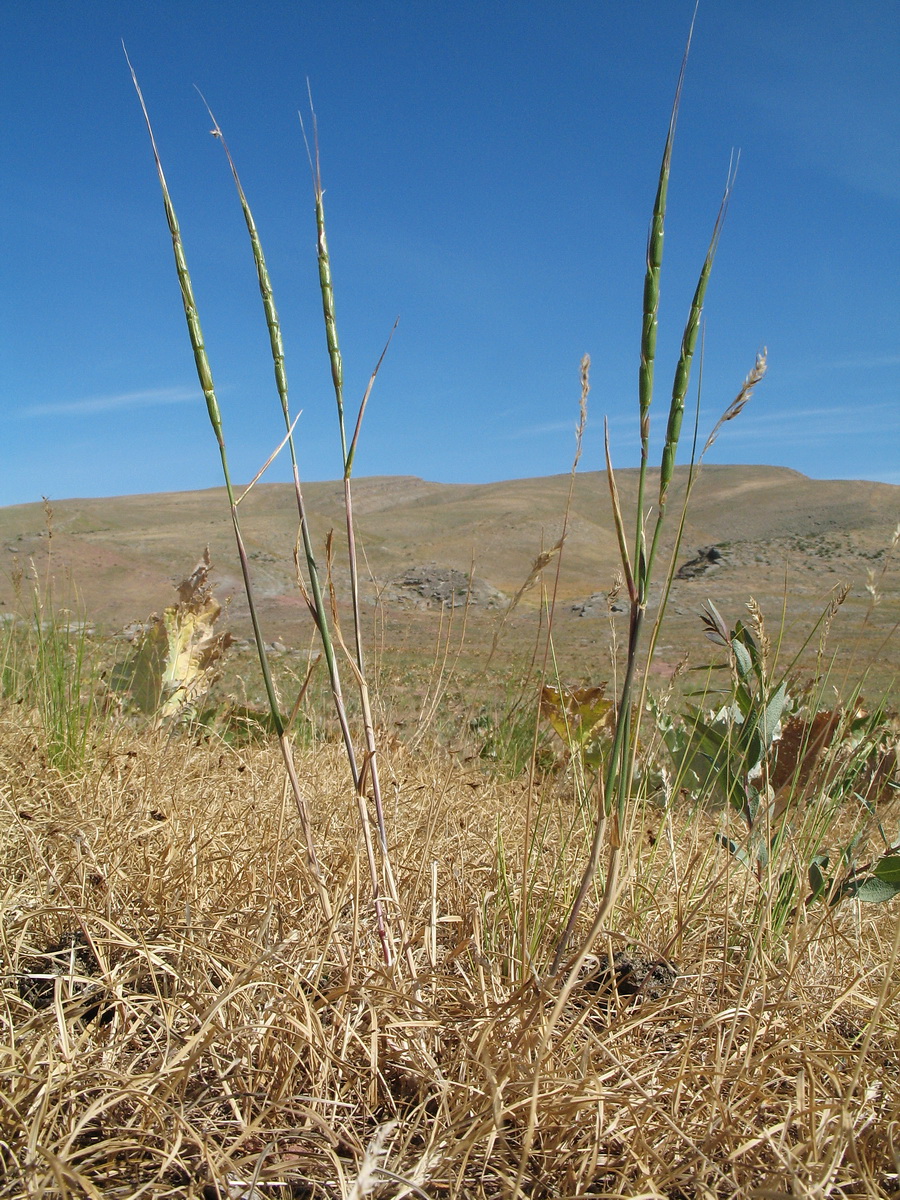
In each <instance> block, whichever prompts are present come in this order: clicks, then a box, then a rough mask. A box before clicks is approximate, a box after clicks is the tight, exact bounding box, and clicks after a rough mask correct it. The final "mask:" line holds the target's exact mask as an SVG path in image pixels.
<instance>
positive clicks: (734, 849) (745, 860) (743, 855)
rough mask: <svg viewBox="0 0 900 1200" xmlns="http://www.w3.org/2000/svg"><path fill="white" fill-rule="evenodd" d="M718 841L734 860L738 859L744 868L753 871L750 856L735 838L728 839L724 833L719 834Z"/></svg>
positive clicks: (717, 835)
mask: <svg viewBox="0 0 900 1200" xmlns="http://www.w3.org/2000/svg"><path fill="white" fill-rule="evenodd" d="M716 841H717V842H718V843H719V845H720V846H724V847H725V849H726V850H727V851H728V852H729V854H731V855H732V857H733V858H736V859H737V861H738V862H739V863H740V864H741V866H742V867H746V869H747V870H748V871H749V870H751V869H752V866H753V864H752V863H751V861H750V855H749V854H748V853H747V851H746V850H744V849H743V848H742V847H741V846H739V845H738V844H737V842H736V841H734V839H733V838H730V837H726V836H725V834H724V833H717V834H716Z"/></svg>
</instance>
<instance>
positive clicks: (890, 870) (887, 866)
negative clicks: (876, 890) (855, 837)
mask: <svg viewBox="0 0 900 1200" xmlns="http://www.w3.org/2000/svg"><path fill="white" fill-rule="evenodd" d="M873 874H874V875H876V876H877V878H878V879H880V880H881V881H882V882H883V883H892V884H894V883H895V884H898V885H900V854H886V855H885V856H884V858H881V859H879V860H878V862H877V863H876V864H875V866H874V868H873Z"/></svg>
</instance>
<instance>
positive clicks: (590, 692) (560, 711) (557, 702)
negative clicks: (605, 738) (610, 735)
mask: <svg viewBox="0 0 900 1200" xmlns="http://www.w3.org/2000/svg"><path fill="white" fill-rule="evenodd" d="M605 693H606V684H601V685H600V687H582V688H567V687H563V688H557V687H553V686H551V685H550V684H545V686H544V687H542V688H541V714H542V715H543V716H544V717H546V718H547V720H548V721H549V722H550V724H551V725H552V726H553V728H554V730H555V731H556V733H558V734H559V736H560V737H561V738H562V740H563V741H564V742H565V743H566V745H567V746H569V747H571V748H577V749H581V748H583V747H584V746H586V745H587V743H588V742H589V741H590V739H591V735H592V734H594V733H595V732H596V731H597V730H598V729H599V728H600V726H601V725H603V724H604V723H605V722H608V720H609V718H610V716H611V714H612V709H613V703H612V701H611V700H607V699H606V696H605Z"/></svg>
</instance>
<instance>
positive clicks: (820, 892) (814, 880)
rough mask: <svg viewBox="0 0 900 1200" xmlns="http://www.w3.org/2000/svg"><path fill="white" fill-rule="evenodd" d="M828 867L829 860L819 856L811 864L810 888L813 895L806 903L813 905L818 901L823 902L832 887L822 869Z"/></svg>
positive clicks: (821, 855)
mask: <svg viewBox="0 0 900 1200" xmlns="http://www.w3.org/2000/svg"><path fill="white" fill-rule="evenodd" d="M827 866H828V859H827V858H826V857H825V856H824V855H823V854H819V855H816V857H815V858H814V859H813V861H812V862H811V863H810V864H809V886H810V890H811V892H812V895H811V896H809V898H808V899H807V901H806V903H807V904H812V903H814V902H815V901H816V900H821V899H822V897H823V896H824V895H825V893H826V892H827V891H828V889H829V888H830V887H831V880H830V879H828V878H827V876H826V875H825V874H824V872H823V870H822V868H823V867H827Z"/></svg>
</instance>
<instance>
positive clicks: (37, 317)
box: [0, 0, 900, 504]
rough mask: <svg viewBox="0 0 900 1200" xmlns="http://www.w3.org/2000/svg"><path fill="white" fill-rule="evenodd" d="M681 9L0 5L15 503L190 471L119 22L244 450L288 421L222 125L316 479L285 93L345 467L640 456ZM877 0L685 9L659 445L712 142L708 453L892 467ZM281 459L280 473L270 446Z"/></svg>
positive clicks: (481, 4)
mask: <svg viewBox="0 0 900 1200" xmlns="http://www.w3.org/2000/svg"><path fill="white" fill-rule="evenodd" d="M690 15H691V4H690V0H684V2H682V0H619V2H618V3H607V2H605V0H556V2H555V3H553V4H550V3H546V2H543V3H537V2H534V0H477V2H475V0H454V3H452V4H451V3H439V2H437V0H405V2H400V0H367V2H364V3H363V2H356V0H332V2H331V3H328V4H323V3H321V2H317V3H310V2H308V0H292V2H287V0H285V2H284V3H272V2H271V0H268V2H267V0H259V2H257V3H255V4H253V5H249V4H247V3H245V2H244V0H241V2H240V3H234V2H232V0H218V2H216V3H210V2H207V3H199V2H197V0H181V2H178V3H175V2H172V0H153V2H152V3H145V2H143V0H129V2H128V3H112V2H109V0H92V3H90V4H79V5H75V4H63V3H58V2H54V3H49V2H47V0H29V2H26V3H22V4H17V5H13V4H6V5H3V6H2V12H0V40H2V45H3V47H4V56H3V57H4V70H3V72H2V78H0V102H2V113H3V121H2V122H0V191H2V203H3V210H4V220H3V223H2V234H0V237H2V254H3V262H4V271H3V276H2V278H3V284H2V288H0V305H2V312H0V321H2V330H3V334H2V341H3V343H4V349H3V353H2V356H0V403H2V406H3V413H4V421H3V427H4V430H5V434H6V437H5V445H4V449H3V452H2V471H0V503H2V504H11V503H20V502H26V501H32V500H35V499H38V498H39V497H40V496H41V495H42V494H47V495H49V496H51V497H52V498H56V499H62V498H64V497H71V496H102V495H116V494H122V493H130V492H150V491H174V490H182V489H191V488H200V487H211V486H215V485H217V484H218V483H219V482H220V478H219V474H218V460H217V455H216V447H215V442H214V440H213V437H212V434H211V431H210V429H209V426H208V422H207V418H206V411H205V407H204V406H203V404H202V401H201V400H200V399H199V392H198V389H197V385H196V376H195V375H194V371H193V359H192V356H191V352H190V347H189V344H188V341H187V336H186V332H185V328H184V318H183V315H182V312H181V307H180V301H179V295H178V288H177V283H176V279H175V275H174V270H173V265H172V255H171V245H170V242H169V239H168V234H167V230H166V227H165V222H164V217H163V212H162V205H161V200H160V194H159V188H158V184H157V182H156V178H155V174H154V168H153V163H152V158H151V155H150V149H149V145H148V141H147V137H146V133H145V130H144V128H143V126H142V120H141V116H140V111H139V109H138V106H137V102H136V99H135V96H134V93H133V90H132V86H131V81H130V78H129V74H128V71H127V67H126V64H125V60H124V57H123V54H122V47H121V42H122V40H123V39H124V41H125V43H126V44H127V47H128V52H129V54H130V56H131V59H132V62H133V63H134V66H135V69H136V71H137V73H138V76H139V78H140V81H141V84H142V87H143V90H144V95H145V98H146V100H147V104H148V106H149V109H150V114H151V117H152V119H153V122H154V126H155V130H156V135H157V140H158V143H159V147H160V151H161V154H162V156H163V162H164V166H165V169H166V172H167V175H168V179H169V185H170V188H171V191H172V196H173V200H174V203H175V206H176V209H177V211H178V215H179V219H180V221H181V225H182V231H183V234H184V239H185V245H186V249H187V254H188V261H189V264H190V268H191V272H192V275H193V279H194V285H195V289H196V293H197V298H198V303H199V308H200V315H201V319H202V322H203V327H204V332H205V335H206V340H207V344H208V349H209V353H210V357H211V362H212V367H213V372H214V375H215V378H216V383H217V387H218V391H219V398H220V403H221V407H222V411H223V415H224V421H225V432H226V438H227V441H228V444H229V451H230V455H231V458H232V462H233V469H234V474H235V476H236V477H237V478H239V479H241V478H243V479H246V478H248V477H249V476H251V475H252V474H253V473H254V472H255V471H256V469H257V468H258V467H259V466H260V465H261V464H262V462H263V461H264V460H265V458H266V457H267V456H268V454H269V452H270V451H271V450H272V449H273V448H274V446H275V445H276V444H277V442H278V440H279V438H280V432H279V429H280V424H279V422H280V413H279V410H278V407H277V403H276V398H275V393H274V387H273V382H272V373H271V366H270V361H269V358H268V344H267V337H266V332H265V326H264V324H263V321H262V315H261V311H260V304H259V298H258V292H257V289H256V284H255V279H254V274H253V267H252V261H251V259H250V255H249V249H248V246H247V244H246V234H245V232H244V229H243V224H242V219H241V215H240V210H239V208H238V206H237V202H236V198H235V195H234V191H233V186H232V184H231V180H230V177H229V175H228V170H227V165H226V163H225V160H224V156H223V155H222V151H221V147H220V146H218V145H217V144H216V142H215V141H214V139H212V138H211V137H210V136H209V128H210V122H209V119H208V117H207V115H206V113H205V111H204V109H203V107H202V104H201V102H200V100H199V98H198V96H197V93H196V91H195V89H194V85H195V84H196V85H197V86H198V87H200V88H201V89H202V90H203V92H204V94H205V95H206V97H207V99H208V100H209V102H210V104H211V106H212V107H213V109H214V111H215V113H216V116H217V119H218V121H219V123H220V125H221V126H222V129H223V131H224V133H225V135H226V137H227V139H228V141H229V144H230V147H231V150H232V152H233V154H234V155H235V158H236V160H237V164H238V167H239V170H240V171H241V174H242V178H243V182H244V186H245V189H246V191H247V194H248V197H249V200H250V203H251V205H252V207H253V210H254V214H255V216H256V220H257V224H258V226H259V228H260V232H261V235H262V239H263V244H264V247H265V250H266V255H267V258H268V261H269V266H270V270H271V273H272V277H273V282H274V286H275V296H276V301H277V303H278V306H279V311H280V314H281V318H282V323H283V326H284V333H285V340H286V345H287V355H288V359H287V364H288V374H289V379H290V384H291V401H292V406H293V408H294V410H295V412H296V411H297V410H299V409H302V410H303V413H302V416H301V417H300V422H299V424H298V427H297V428H298V435H299V440H300V456H301V469H302V472H303V475H304V477H305V478H307V479H310V480H312V479H329V478H336V477H337V476H338V475H339V473H340V459H339V453H338V445H337V437H336V423H335V414H334V402H333V396H332V393H331V391H330V382H329V373H328V365H327V358H326V355H325V349H324V335H323V331H322V323H321V307H320V300H319V295H318V291H317V277H316V263H315V229H314V221H313V210H312V200H311V189H310V179H309V170H308V166H307V163H306V159H305V152H304V149H303V143H302V139H301V134H300V128H299V122H298V117H297V112H298V109H300V108H303V107H304V106H305V104H306V79H307V77H308V78H309V80H310V82H311V86H312V89H313V94H314V98H315V102H316V108H317V112H318V119H319V129H320V138H321V147H322V163H323V174H324V181H325V187H326V198H325V199H326V212H327V218H328V230H329V242H330V248H331V254H332V266H333V272H334V279H335V291H336V302H337V315H338V322H339V329H340V337H341V344H342V349H343V354H344V362H345V368H346V376H347V397H348V404H349V405H350V407H351V408H353V407H355V402H356V400H357V399H358V397H360V396H361V395H362V392H363V389H364V387H365V384H366V381H367V379H368V376H369V373H370V371H371V369H372V367H373V365H374V363H375V361H376V360H377V357H378V355H379V353H380V351H381V348H382V345H383V344H384V341H385V339H386V337H387V335H388V333H389V331H390V329H391V326H392V324H393V322H394V319H395V317H397V316H399V317H400V325H399V328H398V331H397V334H396V336H395V338H394V342H393V344H392V346H391V349H390V352H389V354H388V357H387V359H386V361H385V364H384V367H383V368H382V373H381V375H380V376H379V379H378V382H377V384H376V389H375V392H374V395H373V399H372V402H371V405H370V409H369V413H368V415H367V418H366V424H365V427H364V430H363V436H362V441H361V446H360V451H359V454H358V459H357V468H356V470H357V474H363V475H374V474H412V475H420V476H423V477H425V478H429V479H435V480H440V481H445V482H477V481H488V480H497V479H505V478H513V477H520V476H531V475H542V474H552V473H557V472H562V471H566V470H568V468H569V465H570V462H571V456H572V449H573V428H574V424H575V419H576V415H577V405H578V393H579V383H578V370H579V361H580V359H581V356H582V355H583V354H584V353H589V354H590V355H591V357H592V359H593V369H592V392H591V399H590V418H591V424H590V426H589V432H588V438H587V443H586V448H585V454H584V458H583V460H582V466H583V467H584V468H585V469H595V468H598V467H600V466H601V465H602V417H603V416H604V415H607V416H608V417H609V419H610V428H611V433H612V442H613V454H614V461H615V462H616V464H617V465H619V466H623V467H624V466H630V465H633V464H634V463H635V453H636V419H635V416H634V411H635V403H636V391H637V362H638V338H639V329H640V304H641V288H642V282H643V258H644V253H645V243H646V230H647V224H648V219H649V214H650V208H651V205H652V199H653V193H654V190H655V180H656V175H657V172H658V167H659V157H660V153H661V150H662V144H663V140H664V136H665V128H666V124H667V120H668V112H669V106H670V103H671V96H672V92H673V88H674V84H675V80H676V77H677V73H678V67H679V63H680V58H681V53H682V47H683V43H684V39H685V35H686V32H687V28H688V25H689V21H690ZM898 61H900V15H898V10H897V7H896V3H895V0H860V2H859V3H856V4H852V5H851V4H848V3H846V0H839V2H838V0H825V2H821V0H817V2H815V3H813V2H811V0H728V2H725V0H701V4H700V11H699V15H698V20H697V28H696V34H695V39H694V46H693V50H692V55H691V60H690V64H689V68H688V75H687V81H686V85H685V90H684V98H683V105H682V110H681V116H680V119H679V127H678V138H677V143H676V148H675V154H674V161H673V173H672V185H671V190H670V208H669V221H668V227H667V237H666V257H665V262H664V264H663V284H662V307H661V313H660V342H659V366H658V371H657V393H656V401H655V409H654V413H655V417H656V424H655V427H654V435H655V437H656V438H657V440H658V437H659V434H660V433H661V431H662V428H663V427H664V424H665V409H666V404H667V398H668V395H667V393H668V389H669V388H670V387H671V376H672V371H673V368H674V360H675V355H676V353H677V346H678V342H679V340H680V335H681V328H682V325H683V322H684V318H685V315H686V312H687V307H688V304H689V301H690V297H691V294H692V292H693V288H694V283H695V279H696V274H697V271H698V269H699V265H700V263H701V261H702V257H703V254H704V252H705V247H706V243H707V240H708V237H709V232H710V229H711V226H712V222H713V220H714V218H715V213H716V209H717V206H718V202H719V196H720V193H721V190H722V185H723V183H724V180H725V176H726V172H727V168H728V162H729V157H730V155H731V152H732V149H739V150H740V152H741V164H740V171H739V175H738V180H737V186H736V189H735V192H734V196H733V200H732V203H731V207H730V210H729V214H728V220H727V224H726V227H725V232H724V235H723V238H722V243H721V248H720V252H719V258H718V261H717V265H716V268H715V272H714V275H713V280H712V283H711V285H710V289H709V295H708V300H707V310H706V319H707V326H706V359H705V368H704V387H703V413H704V416H703V420H702V425H703V427H704V428H708V427H709V426H711V425H712V424H713V423H714V421H715V419H716V417H717V415H718V413H719V412H720V411H721V410H722V409H723V408H724V407H725V406H726V405H727V404H728V402H729V401H730V400H731V399H732V397H733V396H734V394H735V393H736V392H737V390H738V388H739V386H740V383H741V380H742V379H743V377H744V375H745V374H746V373H747V371H748V370H749V369H750V367H751V366H752V364H753V361H754V357H755V355H756V352H757V350H758V349H760V348H761V347H762V346H763V345H767V346H768V349H769V362H770V370H769V376H768V378H767V380H766V381H765V383H764V385H763V386H762V387H761V388H760V389H759V390H758V393H757V396H756V398H755V399H754V401H753V404H752V406H751V407H750V408H749V409H748V410H747V411H746V412H745V413H744V414H743V415H742V417H741V419H740V421H739V422H735V423H734V424H732V425H730V426H728V427H727V428H726V429H725V430H724V431H723V434H722V436H721V438H720V440H719V442H718V443H717V445H716V447H715V450H714V457H713V461H717V462H744V463H768V464H775V465H784V466H788V467H793V468H796V469H797V470H800V471H803V472H805V473H806V474H809V475H812V476H815V477H819V478H862V479H878V480H885V481H888V482H894V483H900V465H898V458H900V456H898V451H900V389H898V386H897V378H898V372H900V290H898V286H897V272H898V263H900V253H898V251H900V246H898V240H900V237H898V228H900V219H898V217H900V213H898V206H900V95H898V93H900V73H898V71H897V63H898ZM269 477H270V478H273V479H277V478H284V477H286V476H285V468H282V467H281V466H280V465H276V467H275V468H274V469H273V471H272V473H271V474H270V476H269Z"/></svg>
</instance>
